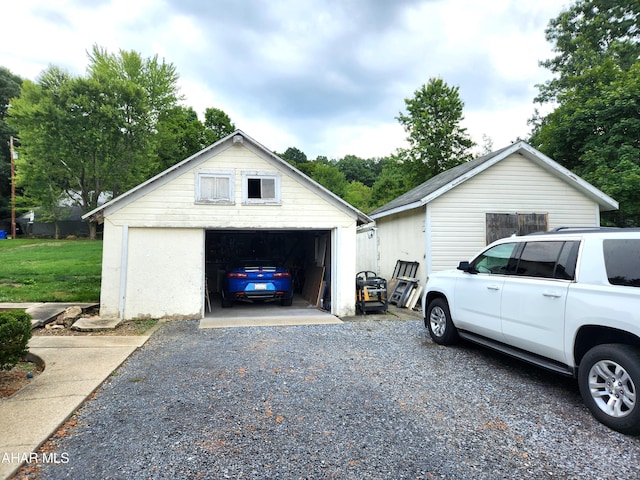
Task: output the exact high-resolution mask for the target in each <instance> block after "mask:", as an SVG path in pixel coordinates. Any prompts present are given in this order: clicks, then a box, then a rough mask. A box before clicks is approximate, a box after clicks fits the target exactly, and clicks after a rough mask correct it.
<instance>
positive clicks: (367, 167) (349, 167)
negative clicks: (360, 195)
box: [337, 155, 379, 187]
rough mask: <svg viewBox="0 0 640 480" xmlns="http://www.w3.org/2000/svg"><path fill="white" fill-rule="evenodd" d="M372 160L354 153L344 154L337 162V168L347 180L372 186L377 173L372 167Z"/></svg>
mask: <svg viewBox="0 0 640 480" xmlns="http://www.w3.org/2000/svg"><path fill="white" fill-rule="evenodd" d="M373 163H374V162H373V161H372V160H364V159H362V158H360V157H357V156H355V155H345V156H344V157H343V158H341V159H340V160H339V161H338V162H337V166H338V169H340V171H341V172H342V173H344V176H345V177H346V179H347V181H349V182H361V183H362V184H364V185H366V186H369V187H371V186H373V184H374V182H375V181H376V178H377V176H378V175H377V174H379V172H376V169H375V168H372V164H373Z"/></svg>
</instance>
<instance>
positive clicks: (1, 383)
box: [0, 360, 43, 398]
mask: <svg viewBox="0 0 640 480" xmlns="http://www.w3.org/2000/svg"><path fill="white" fill-rule="evenodd" d="M42 370H43V369H42V366H41V365H39V364H38V363H37V362H31V361H28V360H23V361H20V362H18V364H17V365H16V366H15V367H13V368H12V369H11V370H0V398H8V397H10V396H11V395H13V394H15V393H16V392H18V391H19V390H20V389H21V388H24V387H26V386H27V385H29V383H30V382H32V381H33V380H35V379H36V378H37V377H38V375H40V373H42Z"/></svg>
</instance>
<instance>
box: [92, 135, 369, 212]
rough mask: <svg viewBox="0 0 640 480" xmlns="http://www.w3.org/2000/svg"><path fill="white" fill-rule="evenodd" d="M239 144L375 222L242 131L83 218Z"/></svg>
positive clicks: (123, 202) (333, 202)
mask: <svg viewBox="0 0 640 480" xmlns="http://www.w3.org/2000/svg"><path fill="white" fill-rule="evenodd" d="M237 143H240V144H242V145H243V146H244V147H246V148H247V149H249V150H250V151H252V152H253V153H255V154H256V155H258V156H259V157H260V158H262V159H263V160H265V161H266V162H268V163H270V164H272V165H273V166H274V167H276V168H278V169H280V170H283V171H284V172H285V173H286V174H288V175H289V176H290V177H292V178H294V179H295V180H297V181H298V182H300V183H301V184H303V185H305V186H306V187H307V188H308V189H309V190H311V191H313V192H314V193H316V194H317V195H319V196H320V197H322V198H323V199H324V200H326V201H327V202H329V203H330V204H331V205H334V206H335V207H336V208H338V209H339V210H342V211H343V212H345V213H347V214H348V215H350V216H352V217H353V218H355V219H356V220H357V223H358V224H366V223H371V222H372V221H373V219H372V218H371V217H369V216H368V215H366V214H364V213H363V212H361V211H360V210H358V209H357V208H355V207H354V206H353V205H351V204H349V203H348V202H345V201H344V200H343V199H341V198H340V197H338V196H337V195H336V194H334V193H333V192H331V191H330V190H328V189H326V188H325V187H323V186H322V185H320V184H319V183H318V182H316V181H315V180H313V179H311V178H310V177H308V176H307V175H305V174H304V173H302V172H301V171H300V170H298V169H297V168H295V167H294V166H293V165H291V164H290V163H289V162H287V161H285V160H283V159H282V158H280V157H278V156H277V155H276V154H275V153H273V152H272V151H270V150H269V149H267V148H266V147H264V146H263V145H261V144H260V143H258V142H257V141H255V140H254V139H253V138H251V137H250V136H249V135H247V134H246V133H244V132H243V131H242V130H236V131H235V132H233V133H231V134H230V135H227V136H226V137H224V138H223V139H221V140H218V141H217V142H216V143H214V144H212V145H210V146H208V147H206V148H204V149H202V150H200V151H199V152H198V153H195V154H194V155H191V156H190V157H189V158H186V159H185V160H183V161H181V162H179V163H176V164H175V165H173V166H172V167H169V168H168V169H166V170H165V171H163V172H161V173H159V174H158V175H156V176H155V177H152V178H150V179H149V180H147V181H145V182H143V183H141V184H139V185H138V186H136V187H134V188H132V189H131V190H128V191H127V192H125V193H123V194H122V195H120V196H118V197H116V198H114V199H113V200H111V201H109V202H107V203H105V204H104V205H102V206H100V207H98V208H96V209H94V210H92V211H90V212H88V213H86V214H84V215H83V216H82V218H83V219H88V218H94V219H97V220H101V219H102V218H104V216H106V215H110V214H112V213H114V212H116V211H118V210H119V209H121V208H122V207H124V206H126V205H128V204H130V203H131V202H133V201H135V200H137V199H138V198H140V197H142V196H144V195H146V194H147V193H149V192H151V191H153V190H155V189H156V188H158V187H160V186H162V185H164V184H166V183H167V182H169V181H170V180H173V179H174V178H176V177H178V176H180V175H182V174H184V173H185V172H188V171H190V170H192V169H194V168H196V167H197V166H198V165H199V164H201V163H203V162H205V161H206V160H208V159H210V158H211V157H212V156H215V155H218V154H220V153H222V152H223V151H225V150H227V149H228V148H230V147H232V146H233V145H234V144H237Z"/></svg>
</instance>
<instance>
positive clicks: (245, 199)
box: [242, 171, 281, 205]
mask: <svg viewBox="0 0 640 480" xmlns="http://www.w3.org/2000/svg"><path fill="white" fill-rule="evenodd" d="M255 179H259V180H273V181H274V190H275V191H274V197H273V198H249V180H255ZM242 203H244V204H246V205H280V204H281V197H280V173H279V172H266V171H244V172H242Z"/></svg>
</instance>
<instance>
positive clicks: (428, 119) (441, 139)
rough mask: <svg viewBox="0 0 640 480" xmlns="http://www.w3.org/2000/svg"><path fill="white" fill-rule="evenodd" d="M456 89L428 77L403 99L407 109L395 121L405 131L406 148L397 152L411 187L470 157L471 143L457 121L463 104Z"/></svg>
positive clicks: (460, 119)
mask: <svg viewBox="0 0 640 480" xmlns="http://www.w3.org/2000/svg"><path fill="white" fill-rule="evenodd" d="M458 90H459V89H458V87H449V86H448V85H447V84H446V83H445V82H444V81H443V80H442V79H439V78H431V79H430V80H429V82H428V83H427V84H426V85H422V87H421V88H420V89H419V90H417V91H416V92H415V94H414V97H413V98H407V99H405V101H404V102H405V105H406V108H407V112H406V113H400V115H399V116H398V117H397V120H398V121H399V122H400V124H402V126H403V127H404V129H405V131H406V132H407V133H408V137H407V141H408V142H409V148H408V149H402V150H400V151H399V152H398V153H399V156H400V158H401V159H402V162H403V165H404V169H405V171H406V173H407V174H408V176H409V179H410V182H411V186H412V187H414V186H417V185H419V184H421V183H423V182H425V181H426V180H428V179H429V178H431V177H433V176H435V175H437V174H439V173H441V172H444V171H445V170H448V169H450V168H452V167H455V166H457V165H460V164H461V163H464V162H466V161H469V160H471V158H472V155H471V153H470V149H471V148H472V147H473V146H474V143H473V141H472V140H471V138H470V137H469V136H468V135H467V131H466V129H465V128H463V127H462V126H461V124H460V123H461V122H462V120H463V119H464V117H463V108H464V103H463V102H462V100H461V99H460V95H459V92H458Z"/></svg>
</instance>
